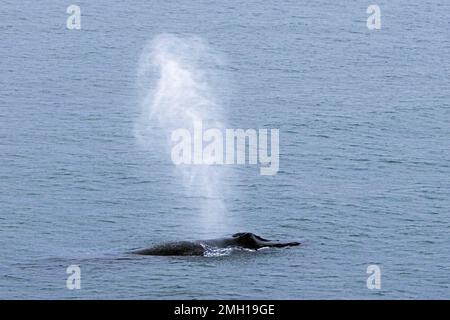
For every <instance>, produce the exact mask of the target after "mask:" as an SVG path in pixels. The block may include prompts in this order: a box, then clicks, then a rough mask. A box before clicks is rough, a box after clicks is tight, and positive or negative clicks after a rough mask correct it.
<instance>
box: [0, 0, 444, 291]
mask: <svg viewBox="0 0 450 320" xmlns="http://www.w3.org/2000/svg"><path fill="white" fill-rule="evenodd" d="M73 2H74V3H73V4H77V5H78V6H80V8H81V29H80V30H69V29H67V28H66V19H67V17H68V16H69V14H67V13H66V8H67V7H68V6H69V5H70V4H72V3H70V2H67V1H39V2H36V1H12V0H3V1H2V4H1V7H0V35H1V37H0V60H1V64H0V298H3V299H5V298H13V299H21V298H25V299H30V298H35V299H49V298H51V299H54V298H56V299H93V298H100V299H108V298H113V299H116V298H125V299H128V298H137V299H147V298H151V299H170V298H177V299H185V298H186V299H230V298H231V299H233V298H236V299H252V298H253V299H305V298H324V299H344V298H350V299H354V298H362V299H380V298H394V299H399V298H426V299H428V298H438V299H440V298H447V299H448V298H450V288H449V287H450V238H449V234H450V212H449V209H450V179H449V178H450V151H449V150H450V143H449V141H450V140H449V137H450V88H449V75H450V65H449V63H448V60H449V55H450V39H449V34H450V16H449V12H450V3H449V2H445V1H437V0H431V1H418V0H408V1H406V0H401V1H385V0H376V1H375V2H376V4H378V5H379V6H380V8H381V21H382V26H381V29H380V30H369V29H368V28H367V27H366V19H367V17H368V14H367V13H366V9H367V7H368V5H370V4H372V3H371V2H368V1H345V2H338V1H324V0H320V1H298V0H295V1H283V2H282V4H281V3H275V2H272V1H254V0H251V1H245V2H242V1H234V0H233V1H226V2H223V1H222V2H213V1H206V0H205V1H179V0H177V1H143V0H140V1H133V2H130V3H127V2H124V1H104V0H102V1H86V0H77V1H75V0H74V1H73ZM161 34H169V35H172V36H173V37H175V38H179V39H191V38H192V37H196V38H197V39H202V40H201V41H202V42H203V43H205V44H206V46H207V47H208V48H209V49H208V50H210V51H211V52H214V54H213V55H212V56H214V57H216V56H219V57H220V59H219V60H220V63H216V62H214V61H211V60H208V59H210V58H211V55H210V54H209V53H208V54H207V55H204V57H205V61H203V62H204V65H203V66H202V62H200V63H198V64H197V65H196V66H194V67H193V68H194V70H197V69H195V68H198V69H199V70H198V71H199V72H202V70H203V71H204V70H207V71H208V73H209V74H211V75H213V76H212V77H213V78H214V81H211V82H210V83H208V85H209V89H208V90H210V91H211V92H214V95H215V97H216V98H217V105H216V106H218V107H219V108H220V109H221V111H223V113H224V114H225V115H226V125H227V126H228V127H230V128H243V129H247V128H255V129H256V128H278V129H279V130H280V169H279V171H278V174H276V175H274V176H263V175H260V174H259V169H258V167H257V166H254V165H253V166H252V165H247V166H231V167H230V168H226V171H225V170H224V171H223V173H221V174H220V175H219V178H220V179H215V180H213V181H212V182H211V181H210V183H211V186H210V185H206V187H208V189H209V187H211V188H212V189H214V190H216V191H217V190H220V192H219V195H217V194H213V196H214V197H219V200H217V199H215V200H213V202H212V203H214V202H215V201H216V200H217V201H218V202H221V203H222V204H224V206H220V208H215V206H214V205H211V202H208V201H209V199H208V197H209V196H210V195H208V194H204V195H203V194H201V193H195V190H194V192H193V190H189V188H190V187H189V184H186V181H185V179H184V178H186V177H184V178H183V177H180V174H179V173H177V170H174V165H173V163H172V162H171V161H170V154H169V153H168V152H167V149H165V148H164V147H163V146H162V145H163V142H162V141H161V140H158V138H157V137H155V138H154V140H151V139H152V138H151V137H150V136H145V137H144V140H145V143H142V141H141V142H140V141H139V140H140V139H138V137H139V134H137V133H136V132H137V131H139V130H137V129H136V128H139V126H142V125H143V124H142V122H144V126H145V121H146V119H147V120H148V119H149V118H146V117H145V116H143V105H144V107H145V98H144V97H145V96H146V95H151V93H152V91H151V88H154V87H155V81H158V78H157V76H154V77H152V76H149V77H148V78H145V81H143V82H142V81H140V76H139V75H140V74H141V71H142V70H141V69H142V61H141V62H140V59H141V57H142V54H143V52H145V48H146V46H147V45H148V43H149V41H151V40H152V39H155V37H158V35H161ZM183 54H185V55H187V56H188V58H189V53H186V51H183ZM213 62H214V63H213ZM211 64H213V67H210V65H211ZM202 68H203V69H202ZM141 80H142V79H141ZM156 83H157V82H156ZM146 86H148V87H146ZM146 88H148V92H147V91H146V90H147V89H146ZM181 98H183V97H181ZM181 100H182V99H181ZM143 101H144V102H143ZM148 121H151V120H148ZM163 124H164V122H163ZM141 138H142V137H141ZM157 146H158V147H157ZM222 169H225V168H217V170H222ZM198 170H199V171H200V172H197V173H199V174H200V175H202V174H203V173H202V172H201V168H200V169H198ZM214 170H215V169H214ZM222 190H223V191H222ZM216 193H217V192H216ZM218 207H219V206H218ZM216 209H217V210H216ZM200 212H202V213H200ZM210 216H211V217H214V219H216V220H214V221H216V223H214V221H209V220H208V217H210ZM217 219H219V220H217ZM217 221H221V222H220V223H217ZM238 231H251V232H254V233H256V234H259V235H261V236H263V237H267V238H275V239H299V240H301V241H302V242H303V246H301V247H297V248H289V249H278V250H276V249H273V250H272V249H268V250H263V251H258V252H237V253H233V254H229V255H219V256H214V257H135V256H130V255H128V254H126V252H127V251H128V250H130V249H132V248H137V247H144V246H148V245H151V244H154V243H158V242H161V241H166V240H180V239H197V238H203V237H214V236H222V235H227V234H229V233H234V232H238ZM69 265H79V266H80V268H81V289H79V290H76V289H75V290H69V289H67V288H66V279H67V277H68V274H66V268H67V267H68V266H69ZM369 265H378V266H379V267H380V270H381V289H379V290H377V289H375V290H369V289H368V288H367V285H366V280H367V277H368V276H369V275H368V274H367V273H366V271H367V267H368V266H369Z"/></svg>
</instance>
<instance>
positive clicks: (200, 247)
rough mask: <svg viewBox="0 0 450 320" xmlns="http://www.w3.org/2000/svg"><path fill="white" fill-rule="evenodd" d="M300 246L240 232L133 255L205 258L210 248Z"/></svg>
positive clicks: (174, 244)
mask: <svg viewBox="0 0 450 320" xmlns="http://www.w3.org/2000/svg"><path fill="white" fill-rule="evenodd" d="M299 245H300V242H297V241H291V242H281V241H277V240H267V239H264V238H262V237H260V236H257V235H256V234H253V233H251V232H239V233H235V234H233V235H232V236H231V237H225V238H218V239H209V240H195V241H175V242H167V243H162V244H158V245H155V246H152V247H149V248H144V249H138V250H134V251H131V253H132V254H137V255H150V256H204V255H205V253H206V252H207V250H208V249H210V248H236V249H249V250H259V249H261V248H283V247H291V246H299Z"/></svg>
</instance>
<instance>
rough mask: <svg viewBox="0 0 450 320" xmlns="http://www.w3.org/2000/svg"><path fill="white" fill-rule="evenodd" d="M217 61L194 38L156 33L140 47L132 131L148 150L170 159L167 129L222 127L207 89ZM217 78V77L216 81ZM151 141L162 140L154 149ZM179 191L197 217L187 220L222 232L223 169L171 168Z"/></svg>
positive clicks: (205, 230)
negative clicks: (137, 108)
mask: <svg viewBox="0 0 450 320" xmlns="http://www.w3.org/2000/svg"><path fill="white" fill-rule="evenodd" d="M221 64H222V59H221V58H220V57H219V55H218V54H216V53H214V52H212V50H211V49H210V48H209V46H208V45H207V44H206V43H205V42H204V41H203V40H202V39H200V38H198V37H178V36H174V35H167V34H165V35H160V36H158V37H156V38H155V39H154V40H153V41H152V42H151V43H150V44H149V45H148V46H147V47H146V48H145V49H144V51H143V54H142V56H141V59H140V63H139V70H138V78H139V83H140V85H141V88H142V92H143V98H142V105H143V110H142V114H141V117H140V119H139V120H138V123H137V126H136V130H135V135H136V138H137V139H138V141H139V142H140V143H141V144H142V145H143V146H145V147H146V148H148V149H152V150H154V151H155V150H156V151H157V152H159V153H164V154H162V155H161V157H162V158H164V160H165V159H167V161H170V162H171V160H170V148H171V146H172V142H171V141H170V135H171V133H172V131H173V130H175V129H178V128H185V129H187V130H189V131H190V132H191V133H192V132H193V127H194V123H195V122H198V121H202V122H203V128H204V130H206V129H207V128H208V127H210V128H211V127H214V128H218V129H224V128H225V122H226V121H225V114H224V110H223V108H222V106H221V104H220V103H218V102H217V96H216V95H215V94H214V92H213V88H214V86H212V85H211V84H214V83H217V82H218V80H219V79H220V77H218V76H217V75H218V67H219V66H220V65H221ZM220 80H222V79H220ZM156 141H159V142H162V146H163V149H160V147H161V145H159V144H158V143H157V142H156ZM174 168H175V169H174V170H175V172H176V175H177V177H178V178H179V181H180V182H181V185H182V186H184V190H185V194H184V195H183V194H180V196H184V197H186V199H191V200H194V201H192V202H193V203H196V205H198V208H196V209H198V211H199V213H200V214H199V215H198V216H196V217H192V219H191V221H192V223H195V225H197V224H201V226H202V227H203V230H201V232H202V233H204V234H212V233H214V232H216V233H218V232H222V233H223V232H225V231H228V230H227V225H228V224H227V221H226V218H225V216H226V213H227V208H226V206H225V196H224V192H225V191H226V190H224V189H225V187H224V185H225V184H224V179H225V178H226V177H229V170H228V169H227V168H225V167H223V166H222V167H218V166H208V165H193V166H175V165H174Z"/></svg>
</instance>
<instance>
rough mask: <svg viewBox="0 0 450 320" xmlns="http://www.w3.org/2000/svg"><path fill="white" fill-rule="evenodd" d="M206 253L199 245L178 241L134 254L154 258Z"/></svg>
mask: <svg viewBox="0 0 450 320" xmlns="http://www.w3.org/2000/svg"><path fill="white" fill-rule="evenodd" d="M204 252H205V249H204V247H203V246H202V245H201V244H199V243H196V242H191V241H177V242H168V243H163V244H159V245H156V246H153V247H150V248H147V249H142V250H138V251H134V252H133V253H135V254H141V255H152V256H202V255H203V254H204Z"/></svg>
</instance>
